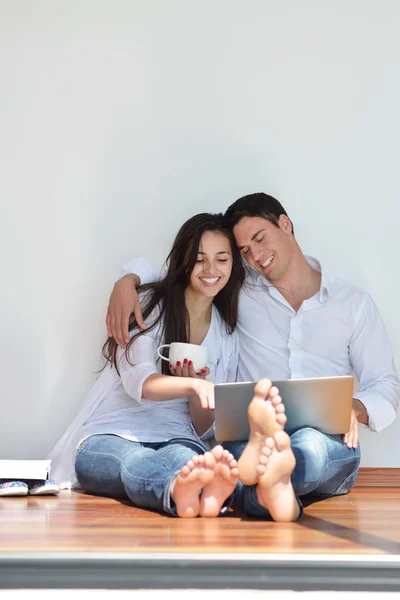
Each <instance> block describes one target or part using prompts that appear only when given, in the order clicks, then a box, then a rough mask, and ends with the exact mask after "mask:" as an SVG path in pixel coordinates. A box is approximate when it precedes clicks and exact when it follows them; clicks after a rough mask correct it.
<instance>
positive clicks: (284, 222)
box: [279, 215, 293, 235]
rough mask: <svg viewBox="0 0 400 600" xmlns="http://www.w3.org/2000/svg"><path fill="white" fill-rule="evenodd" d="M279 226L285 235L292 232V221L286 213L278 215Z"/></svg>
mask: <svg viewBox="0 0 400 600" xmlns="http://www.w3.org/2000/svg"><path fill="white" fill-rule="evenodd" d="M279 227H280V228H281V229H282V230H283V231H284V232H285V233H286V235H290V234H291V233H293V227H292V221H291V220H290V219H289V217H287V216H286V215H279Z"/></svg>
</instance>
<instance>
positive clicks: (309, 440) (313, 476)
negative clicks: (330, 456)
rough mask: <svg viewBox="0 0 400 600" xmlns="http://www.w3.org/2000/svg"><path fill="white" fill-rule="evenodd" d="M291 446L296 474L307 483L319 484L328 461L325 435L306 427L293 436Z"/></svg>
mask: <svg viewBox="0 0 400 600" xmlns="http://www.w3.org/2000/svg"><path fill="white" fill-rule="evenodd" d="M291 445H292V450H293V453H294V455H295V458H296V467H295V473H296V474H299V475H300V476H301V478H302V479H303V481H305V482H307V483H318V481H320V479H321V477H322V475H323V473H324V470H325V469H326V461H327V449H326V443H325V440H324V434H322V433H321V432H319V431H317V430H316V429H312V428H311V427H305V428H304V429H300V430H299V431H296V433H294V434H293V435H292V436H291Z"/></svg>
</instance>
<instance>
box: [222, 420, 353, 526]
mask: <svg viewBox="0 0 400 600" xmlns="http://www.w3.org/2000/svg"><path fill="white" fill-rule="evenodd" d="M290 441H291V446H292V450H293V453H294V455H295V458H296V467H295V469H294V471H293V474H292V483H293V488H294V491H295V493H296V495H297V496H298V498H302V499H303V500H304V499H305V497H306V496H309V497H317V498H327V497H329V496H337V495H340V494H347V492H349V491H350V489H351V487H352V486H353V484H354V482H355V480H356V478H357V474H358V468H359V465H360V445H358V446H357V448H356V449H355V450H354V449H350V448H348V447H347V446H346V445H345V444H344V443H343V442H342V436H340V435H327V434H325V433H321V432H320V431H317V430H316V429H312V428H311V427H305V428H304V429H299V430H298V431H296V433H293V434H292V435H291V436H290ZM246 444H247V442H224V443H223V444H222V445H223V446H224V448H226V449H227V450H229V452H231V453H232V454H233V455H234V457H235V458H236V460H238V459H239V458H240V456H241V454H242V452H243V450H244V449H245V447H246ZM235 501H236V506H237V507H238V508H239V510H241V511H243V512H244V513H246V514H247V515H251V516H254V517H260V516H264V517H265V516H267V514H268V511H266V509H265V508H263V507H262V506H260V505H259V503H258V502H257V498H256V494H255V486H245V485H243V484H242V483H240V482H239V484H238V486H237V487H236V496H235ZM299 504H300V505H301V502H300V501H299Z"/></svg>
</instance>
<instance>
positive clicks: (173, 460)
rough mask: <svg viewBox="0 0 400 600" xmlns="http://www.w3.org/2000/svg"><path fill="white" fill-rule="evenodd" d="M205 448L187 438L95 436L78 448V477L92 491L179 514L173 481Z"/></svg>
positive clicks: (76, 468) (142, 506)
mask: <svg viewBox="0 0 400 600" xmlns="http://www.w3.org/2000/svg"><path fill="white" fill-rule="evenodd" d="M204 451H205V449H204V448H203V447H202V446H201V445H200V444H196V442H195V441H192V440H187V439H173V440H169V441H168V442H160V443H143V444H142V443H139V442H131V441H129V440H125V439H124V438H121V437H119V436H117V435H111V434H100V435H92V436H90V437H88V438H87V439H86V440H84V441H83V442H82V443H81V444H80V446H79V448H78V451H77V454H76V459H75V471H76V477H77V479H78V482H79V484H80V485H81V486H82V487H83V488H84V489H85V490H86V491H87V492H89V493H91V494H96V495H98V496H108V497H111V498H126V497H127V496H128V498H129V499H130V500H131V501H132V502H133V503H134V504H135V505H136V506H139V507H141V508H148V509H153V510H158V511H160V512H165V513H167V514H170V515H176V508H175V505H174V502H173V501H172V499H171V494H170V491H171V483H172V481H173V480H174V478H175V476H176V475H177V474H178V473H179V471H180V470H181V468H182V467H183V466H184V465H185V464H186V463H187V462H188V461H189V460H190V459H191V458H192V457H193V456H196V455H198V454H203V453H204Z"/></svg>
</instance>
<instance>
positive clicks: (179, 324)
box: [103, 213, 245, 375]
mask: <svg viewBox="0 0 400 600" xmlns="http://www.w3.org/2000/svg"><path fill="white" fill-rule="evenodd" d="M206 231H214V232H216V233H222V234H223V235H224V236H225V237H226V238H227V239H228V240H229V242H230V246H231V252H232V273H231V276H230V278H229V281H228V283H227V284H226V285H225V287H224V288H223V289H222V290H221V291H220V292H218V294H217V295H216V296H215V298H214V299H213V303H214V304H215V306H216V308H217V309H218V311H219V314H220V315H221V318H222V319H223V321H224V322H225V323H226V330H227V333H228V334H230V333H232V332H233V331H234V329H235V327H236V321H237V311H238V299H239V291H240V288H241V286H242V284H243V281H244V276H245V271H244V267H243V264H242V260H241V255H240V252H239V250H238V247H237V246H236V242H235V238H234V236H233V233H232V231H231V229H230V228H229V227H228V226H227V224H226V221H225V218H224V216H223V215H222V214H210V213H201V214H199V215H195V216H194V217H192V218H191V219H189V220H188V221H186V223H184V224H183V225H182V227H181V228H180V230H179V232H178V234H177V236H176V238H175V241H174V244H173V246H172V250H171V252H170V253H169V255H168V258H167V260H166V265H167V274H166V275H165V277H164V278H163V279H161V280H160V281H157V282H156V283H150V284H147V285H142V286H140V287H139V288H138V290H137V291H138V293H140V292H147V293H146V299H145V302H144V306H142V314H143V318H144V319H147V318H148V317H149V316H150V315H151V313H152V312H153V311H154V310H155V309H156V308H157V312H156V314H157V317H156V319H155V321H153V322H152V323H151V324H150V325H149V326H148V328H147V330H146V331H151V330H152V329H154V327H156V326H157V325H158V324H159V323H160V322H161V323H162V337H163V339H164V341H163V343H164V344H170V343H172V342H189V341H190V322H189V314H188V311H187V308H186V304H185V289H186V288H187V286H188V285H189V282H190V276H191V274H192V271H193V269H194V266H195V264H196V261H197V258H198V251H199V245H200V241H201V237H202V235H203V233H205V232H206ZM136 328H137V323H136V320H135V317H134V315H132V316H131V318H130V321H129V331H132V330H133V329H136ZM143 333H145V332H143V331H138V333H136V334H135V335H134V336H133V337H132V338H131V339H130V341H129V343H128V344H127V346H126V349H125V356H126V359H127V360H128V362H130V361H129V348H130V345H131V344H132V343H133V342H134V341H135V340H136V339H137V338H138V337H139V336H141V335H143ZM117 349H118V345H117V342H116V341H115V340H114V338H108V340H107V341H106V343H105V344H104V346H103V356H104V358H105V359H106V360H107V362H110V363H111V364H112V365H113V366H114V367H115V368H116V369H117V371H118V365H117ZM118 372H119V371H118ZM162 372H163V373H164V374H165V375H170V372H169V368H168V364H167V363H166V362H164V361H163V364H162Z"/></svg>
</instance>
